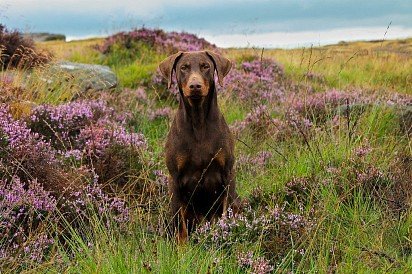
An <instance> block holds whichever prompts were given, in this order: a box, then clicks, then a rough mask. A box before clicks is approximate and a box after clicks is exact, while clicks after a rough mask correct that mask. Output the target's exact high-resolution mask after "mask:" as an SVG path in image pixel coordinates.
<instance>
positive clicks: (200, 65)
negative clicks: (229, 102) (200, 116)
mask: <svg viewBox="0 0 412 274" xmlns="http://www.w3.org/2000/svg"><path fill="white" fill-rule="evenodd" d="M231 67H232V63H231V62H230V61H229V60H228V59H227V58H225V57H223V56H221V55H219V54H217V53H214V52H211V51H194V52H181V51H180V52H178V53H176V54H173V55H171V56H169V57H167V58H166V59H165V60H163V61H162V62H161V63H160V65H159V69H160V71H161V73H162V75H163V77H165V78H166V79H167V81H168V88H170V86H171V83H172V75H173V71H175V72H176V79H177V84H178V86H179V90H180V91H181V92H182V93H183V96H184V97H185V98H187V99H189V100H190V101H191V102H194V101H203V99H204V98H205V97H206V96H207V95H208V94H209V90H210V87H211V86H212V85H214V73H215V71H216V73H217V77H218V81H219V84H220V85H222V84H223V78H224V77H225V76H226V75H227V74H228V73H229V71H230V68H231Z"/></svg>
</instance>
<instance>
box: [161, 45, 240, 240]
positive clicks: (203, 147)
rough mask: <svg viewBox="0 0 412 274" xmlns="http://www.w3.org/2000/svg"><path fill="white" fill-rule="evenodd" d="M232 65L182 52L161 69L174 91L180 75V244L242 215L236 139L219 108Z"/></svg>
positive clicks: (173, 180)
mask: <svg viewBox="0 0 412 274" xmlns="http://www.w3.org/2000/svg"><path fill="white" fill-rule="evenodd" d="M231 67H232V63H231V62H230V61H229V60H228V59H227V58H225V57H223V56H221V55H220V54H217V53H214V52H211V51H195V52H181V51H180V52H178V53H176V54H173V55H171V56H169V57H167V58H166V59H165V60H163V61H162V62H161V63H160V65H159V70H160V72H161V74H162V75H163V77H165V78H166V79H167V82H168V88H169V89H170V87H171V84H172V77H173V74H174V73H175V76H176V80H177V85H178V88H179V94H180V96H179V108H178V110H177V112H176V115H175V117H174V120H173V122H172V125H171V128H170V130H169V134H168V136H167V140H166V146H165V154H166V165H167V169H168V171H169V182H168V190H169V195H170V199H171V214H172V216H173V217H172V218H173V228H174V230H173V231H174V232H175V233H176V236H177V240H178V242H186V241H187V239H188V236H189V234H190V233H191V232H192V231H193V230H194V228H195V227H196V226H197V225H199V224H200V223H202V222H203V221H210V222H213V221H215V220H216V219H217V218H219V217H220V216H222V215H223V214H225V212H226V211H227V209H228V208H229V207H231V208H232V210H233V212H234V213H236V212H237V210H238V196H237V194H236V185H235V180H234V171H233V165H234V161H235V158H234V139H233V137H232V134H231V132H230V130H229V127H228V126H227V124H226V121H225V119H224V117H223V115H222V114H221V112H220V110H219V107H218V104H217V94H216V85H215V72H216V74H217V80H218V82H219V84H220V85H221V86H222V85H223V78H224V77H225V76H226V75H227V74H228V73H229V71H230V69H231Z"/></svg>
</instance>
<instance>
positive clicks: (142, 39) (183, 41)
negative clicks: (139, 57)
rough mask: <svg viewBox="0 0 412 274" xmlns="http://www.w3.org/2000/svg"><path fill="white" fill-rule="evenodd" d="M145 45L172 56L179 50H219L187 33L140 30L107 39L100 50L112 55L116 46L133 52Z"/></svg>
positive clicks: (120, 33) (121, 33) (118, 34)
mask: <svg viewBox="0 0 412 274" xmlns="http://www.w3.org/2000/svg"><path fill="white" fill-rule="evenodd" d="M139 43H140V44H143V45H146V46H149V47H150V48H153V49H154V50H156V51H157V52H159V53H165V54H171V53H175V52H177V51H179V50H182V51H196V50H203V49H217V48H216V46H215V45H213V44H210V43H209V42H207V41H206V40H205V39H203V38H198V37H197V36H196V35H194V34H190V33H186V32H180V33H179V32H165V31H163V30H161V29H148V28H144V27H143V28H140V29H134V30H132V31H130V32H119V33H117V34H114V35H112V36H109V37H107V38H106V40H105V42H104V44H103V45H102V46H100V47H99V50H100V51H101V52H102V53H104V54H107V53H110V52H111V51H112V50H113V48H114V46H115V45H118V46H120V47H121V48H125V49H129V50H132V49H134V48H136V46H138V44H139Z"/></svg>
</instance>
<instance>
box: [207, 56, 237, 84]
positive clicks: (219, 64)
mask: <svg viewBox="0 0 412 274" xmlns="http://www.w3.org/2000/svg"><path fill="white" fill-rule="evenodd" d="M206 54H207V55H209V57H210V58H212V60H213V63H214V64H215V67H216V72H217V79H218V81H219V85H220V86H223V78H224V77H225V76H226V75H227V74H228V73H229V71H230V69H231V68H232V62H230V60H229V59H227V58H225V57H223V56H222V55H220V54H217V53H214V52H212V51H208V50H206Z"/></svg>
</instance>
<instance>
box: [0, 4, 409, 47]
mask: <svg viewBox="0 0 412 274" xmlns="http://www.w3.org/2000/svg"><path fill="white" fill-rule="evenodd" d="M0 22H1V23H3V24H5V25H6V26H7V27H8V28H11V29H19V30H22V31H28V32H52V33H62V34H65V35H66V36H67V37H68V39H69V40H71V39H78V38H87V37H93V36H107V35H109V34H112V33H115V32H118V31H122V30H129V29H131V28H133V27H141V26H146V27H151V28H162V29H165V30H169V31H170V30H175V31H187V32H191V33H195V34H197V35H199V36H201V37H204V38H206V39H208V40H209V41H211V42H213V43H215V44H217V45H218V46H221V47H233V46H234V47H245V46H247V47H253V46H258V47H298V46H306V45H310V44H314V45H318V44H319V45H321V44H328V43H336V42H339V41H343V40H344V41H351V40H378V39H383V38H385V39H391V38H405V37H412V0H402V1H401V0H380V1H379V0H370V1H361V0H346V1H345V0H340V1H337V0H329V1H325V0H312V1H309V0H272V1H269V0H254V1H252V0H244V1H240V0H225V1H221V0H220V1H219V0H197V1H189V0H174V1H166V0H148V1H141V0H134V1H133V0H106V1H104V0H89V1H86V0H0ZM389 24H390V27H389V29H388V30H387V27H388V25H389ZM385 32H386V34H385Z"/></svg>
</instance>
